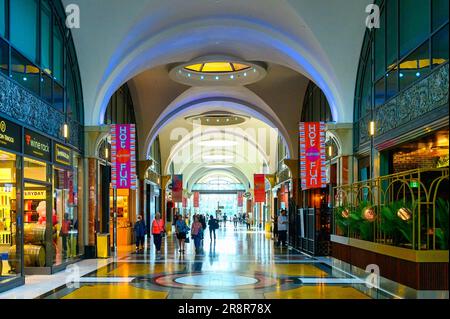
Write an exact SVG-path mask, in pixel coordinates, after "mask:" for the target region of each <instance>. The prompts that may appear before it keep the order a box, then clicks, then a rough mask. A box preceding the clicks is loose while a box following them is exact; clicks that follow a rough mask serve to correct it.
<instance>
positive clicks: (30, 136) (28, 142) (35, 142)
mask: <svg viewBox="0 0 450 319" xmlns="http://www.w3.org/2000/svg"><path fill="white" fill-rule="evenodd" d="M50 145H51V141H50V139H48V138H46V137H44V136H42V135H40V134H38V133H35V132H33V131H30V130H27V129H25V148H24V153H25V154H27V155H31V156H34V157H37V158H40V159H43V160H46V161H48V162H50V161H51V147H50Z"/></svg>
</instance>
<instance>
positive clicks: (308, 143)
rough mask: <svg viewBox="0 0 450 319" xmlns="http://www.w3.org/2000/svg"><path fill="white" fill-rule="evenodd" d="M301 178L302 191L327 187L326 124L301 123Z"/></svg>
mask: <svg viewBox="0 0 450 319" xmlns="http://www.w3.org/2000/svg"><path fill="white" fill-rule="evenodd" d="M300 178H301V181H302V189H303V190H306V189H314V188H325V187H326V186H327V182H328V181H327V174H326V154H325V123H323V122H308V123H300Z"/></svg>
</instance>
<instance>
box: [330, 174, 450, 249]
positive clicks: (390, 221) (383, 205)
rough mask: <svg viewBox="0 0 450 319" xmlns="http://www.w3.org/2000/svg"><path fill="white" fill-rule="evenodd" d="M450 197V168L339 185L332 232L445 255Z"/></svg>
mask: <svg viewBox="0 0 450 319" xmlns="http://www.w3.org/2000/svg"><path fill="white" fill-rule="evenodd" d="M448 196H449V169H448V167H447V168H439V169H415V170H410V171H405V172H401V173H397V174H392V175H386V176H381V177H378V178H375V179H372V180H368V181H362V182H356V183H353V184H350V185H343V186H338V187H335V188H334V189H333V201H334V205H333V207H334V208H333V210H334V214H333V224H334V227H333V231H334V234H336V235H343V236H346V237H350V238H359V239H363V240H368V241H373V242H376V243H383V244H388V245H395V246H401V247H406V248H411V249H414V250H424V249H426V250H441V249H444V250H447V249H448V211H447V212H445V210H446V209H448ZM445 234H446V235H445ZM437 236H438V237H439V243H437ZM399 238H400V239H399ZM443 238H444V239H443ZM445 238H447V239H446V240H445ZM446 242H447V243H446Z"/></svg>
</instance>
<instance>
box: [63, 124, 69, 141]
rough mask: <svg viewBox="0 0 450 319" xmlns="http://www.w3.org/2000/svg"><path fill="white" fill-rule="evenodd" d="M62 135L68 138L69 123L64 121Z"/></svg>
mask: <svg viewBox="0 0 450 319" xmlns="http://www.w3.org/2000/svg"><path fill="white" fill-rule="evenodd" d="M63 137H64V138H69V125H68V124H67V123H64V126H63Z"/></svg>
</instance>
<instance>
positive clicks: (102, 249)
mask: <svg viewBox="0 0 450 319" xmlns="http://www.w3.org/2000/svg"><path fill="white" fill-rule="evenodd" d="M109 238H110V236H109V234H97V258H109V257H110V256H111V250H110V246H109Z"/></svg>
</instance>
